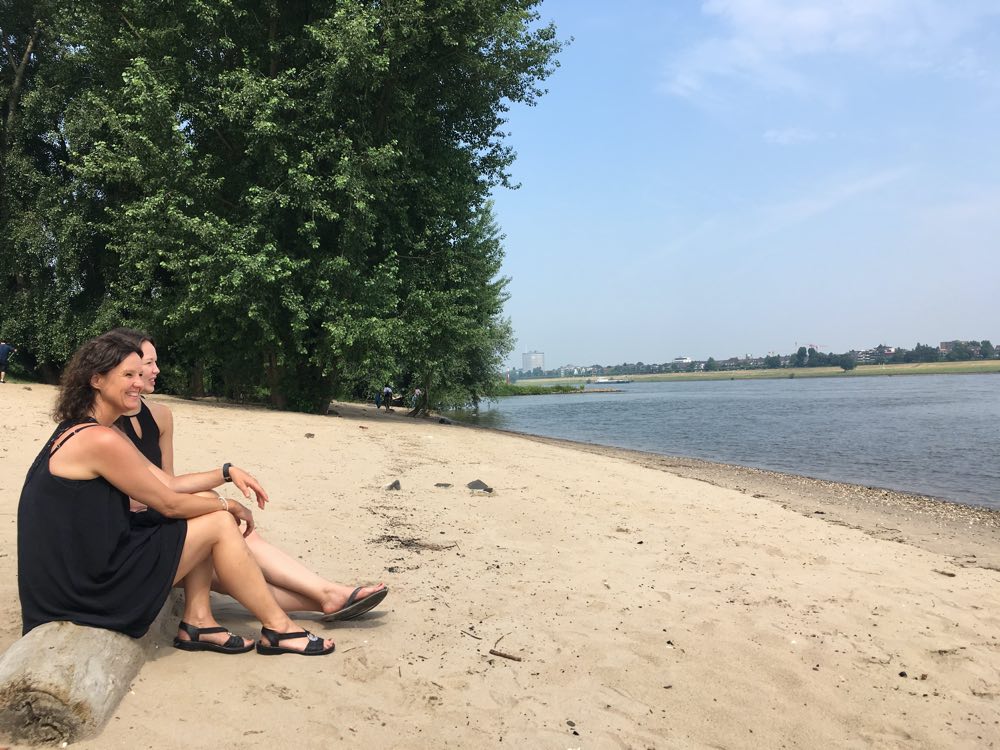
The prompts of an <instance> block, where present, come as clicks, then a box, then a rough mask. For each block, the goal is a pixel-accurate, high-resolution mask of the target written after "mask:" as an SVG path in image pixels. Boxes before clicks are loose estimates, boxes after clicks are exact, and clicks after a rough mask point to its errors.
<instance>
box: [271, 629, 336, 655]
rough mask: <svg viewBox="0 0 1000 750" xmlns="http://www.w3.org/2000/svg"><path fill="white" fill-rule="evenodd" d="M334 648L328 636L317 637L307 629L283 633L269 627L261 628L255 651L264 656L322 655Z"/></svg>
mask: <svg viewBox="0 0 1000 750" xmlns="http://www.w3.org/2000/svg"><path fill="white" fill-rule="evenodd" d="M293 627H294V625H293ZM336 648H337V647H336V645H335V644H334V642H333V641H332V640H331V639H330V638H319V637H317V636H315V635H313V634H312V633H310V632H309V631H308V630H297V631H292V632H284V633H283V632H279V631H277V630H272V629H271V628H261V629H260V640H259V641H257V653H258V654H264V655H265V656H275V655H278V654H297V655H299V656H323V655H325V654H332V653H333V652H334V651H335V650H336Z"/></svg>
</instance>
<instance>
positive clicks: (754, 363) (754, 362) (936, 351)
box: [520, 340, 998, 378]
mask: <svg viewBox="0 0 1000 750" xmlns="http://www.w3.org/2000/svg"><path fill="white" fill-rule="evenodd" d="M948 344H949V346H948V350H947V352H942V351H941V349H940V348H938V347H936V346H930V345H928V344H920V343H918V344H917V345H916V346H915V347H913V349H898V348H897V349H894V348H892V347H889V346H886V345H885V344H879V345H878V346H877V347H875V348H874V349H873V350H871V351H870V352H866V355H870V356H871V359H870V364H889V363H912V362H941V361H947V362H959V361H967V360H974V359H995V358H996V357H997V355H998V352H997V350H996V348H995V347H994V346H993V344H992V343H990V341H989V340H983V341H952V342H948ZM858 354H859V352H856V351H851V352H844V353H843V354H834V353H833V352H829V353H824V352H821V351H817V350H816V349H815V348H814V347H805V346H800V347H799V348H798V350H796V352H795V353H794V354H789V355H784V356H782V355H780V354H769V355H767V356H766V357H757V358H754V357H746V358H739V357H731V358H729V359H726V360H721V361H720V360H716V359H715V358H714V357H709V358H708V359H707V360H705V361H691V362H676V361H675V362H665V363H661V364H645V363H643V362H635V363H628V362H625V363H622V364H620V365H598V364H594V365H590V366H589V367H585V368H582V369H583V371H584V372H585V374H587V375H655V374H660V373H669V372H695V371H705V372H716V371H719V370H735V369H741V370H754V369H778V368H783V367H785V368H796V367H840V368H842V369H843V370H845V371H847V370H853V369H854V368H855V367H857V365H858V359H857V357H858ZM562 372H563V371H561V370H558V369H557V370H547V371H543V370H542V369H541V368H540V367H536V368H535V369H534V370H533V371H531V372H530V373H525V372H522V373H520V377H522V378H528V377H556V376H558V375H560V374H562Z"/></svg>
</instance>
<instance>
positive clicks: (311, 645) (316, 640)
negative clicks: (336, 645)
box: [260, 628, 325, 654]
mask: <svg viewBox="0 0 1000 750" xmlns="http://www.w3.org/2000/svg"><path fill="white" fill-rule="evenodd" d="M260 634H261V635H262V636H263V637H264V638H266V639H267V641H268V643H270V644H271V645H272V646H277V645H278V642H279V641H284V640H288V639H290V638H308V639H309V642H308V643H306V647H305V648H304V649H302V653H305V654H308V653H312V652H313V651H323V650H324V648H325V647H324V646H323V639H322V638H320V637H318V636H316V635H313V634H312V633H310V632H309V631H308V630H299V631H297V632H294V633H279V632H278V631H277V630H271V628H261V629H260Z"/></svg>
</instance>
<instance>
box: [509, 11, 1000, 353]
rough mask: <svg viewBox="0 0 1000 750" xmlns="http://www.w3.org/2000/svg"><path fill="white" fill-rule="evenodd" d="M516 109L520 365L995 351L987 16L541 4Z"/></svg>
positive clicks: (992, 80) (992, 68)
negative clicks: (538, 55) (529, 93)
mask: <svg viewBox="0 0 1000 750" xmlns="http://www.w3.org/2000/svg"><path fill="white" fill-rule="evenodd" d="M541 13H542V16H543V18H544V19H545V20H552V21H554V22H555V23H556V25H557V26H558V28H559V35H560V37H561V38H563V39H566V38H568V37H573V38H574V41H573V42H572V44H570V45H569V46H568V47H567V48H566V49H565V50H564V51H563V53H562V54H561V55H560V58H559V60H560V63H561V67H560V68H559V70H557V71H556V73H555V74H554V75H553V76H552V77H551V78H550V79H549V81H548V82H547V88H548V89H549V93H548V94H547V95H546V96H545V97H543V98H542V99H541V100H540V101H539V103H538V105H537V106H536V107H534V108H527V107H521V108H517V109H515V110H514V111H512V112H511V113H510V120H509V123H508V127H507V130H509V131H510V132H511V137H510V140H509V142H510V143H511V145H513V147H514V148H515V149H516V151H517V152H518V160H517V162H516V163H515V165H514V168H513V173H514V179H515V180H516V181H519V182H521V183H522V187H521V189H520V190H517V191H506V190H499V191H497V193H496V211H497V217H498V221H499V223H500V225H501V228H502V230H503V233H504V234H505V235H506V240H505V243H504V246H505V248H506V253H507V260H506V263H505V270H504V273H505V274H506V275H508V276H510V277H511V284H510V293H511V299H510V301H509V302H508V303H507V313H508V314H509V315H510V317H511V319H512V321H513V324H514V330H515V334H516V336H517V344H516V347H515V350H514V352H513V354H512V355H511V357H510V363H511V364H512V365H515V366H520V364H521V353H522V352H524V351H528V350H532V349H537V350H540V351H543V352H545V363H546V367H555V366H558V365H562V364H569V363H572V364H592V363H595V362H596V363H601V364H614V363H619V362H625V361H628V362H635V361H643V362H664V361H668V360H671V359H673V358H674V357H677V356H689V357H693V358H701V359H704V358H707V357H709V356H714V357H716V358H726V357H731V356H742V355H745V354H753V355H758V356H759V355H765V354H767V353H769V352H778V353H789V352H791V351H793V350H794V349H795V347H796V345H810V344H816V345H818V346H819V348H821V349H822V350H823V351H837V352H840V351H846V350H848V349H852V348H858V349H861V348H868V347H873V346H875V345H877V344H880V343H885V344H888V345H896V346H905V347H912V346H913V345H914V344H916V343H917V342H918V341H920V342H921V343H933V344H936V343H938V342H939V341H941V340H945V339H953V338H962V339H982V338H990V339H992V340H993V342H994V343H1000V342H998V339H1000V2H997V1H996V0H981V1H977V0H702V1H699V0H616V1H615V2H607V0H545V2H544V3H543V4H542V6H541Z"/></svg>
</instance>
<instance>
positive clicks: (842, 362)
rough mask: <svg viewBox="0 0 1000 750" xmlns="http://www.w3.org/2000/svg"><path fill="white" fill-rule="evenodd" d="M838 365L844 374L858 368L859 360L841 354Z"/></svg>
mask: <svg viewBox="0 0 1000 750" xmlns="http://www.w3.org/2000/svg"><path fill="white" fill-rule="evenodd" d="M837 364H838V365H839V366H840V368H841V369H842V370H843V371H844V372H850V371H851V370H853V369H854V368H855V367H857V366H858V362H857V360H856V359H855V358H854V357H853V356H851V355H850V354H841V355H840V356H839V357H838V358H837Z"/></svg>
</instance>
